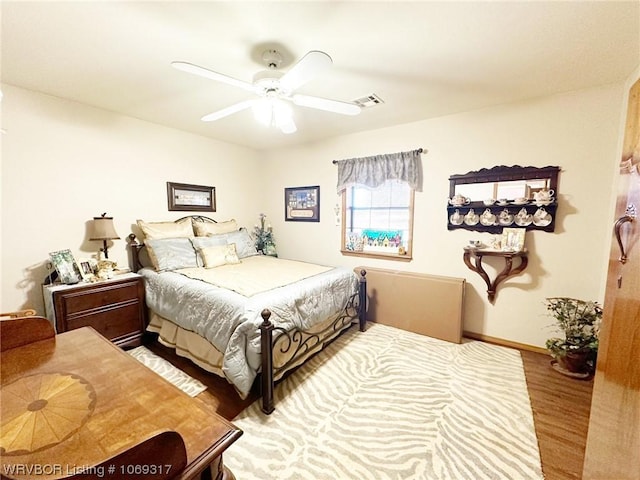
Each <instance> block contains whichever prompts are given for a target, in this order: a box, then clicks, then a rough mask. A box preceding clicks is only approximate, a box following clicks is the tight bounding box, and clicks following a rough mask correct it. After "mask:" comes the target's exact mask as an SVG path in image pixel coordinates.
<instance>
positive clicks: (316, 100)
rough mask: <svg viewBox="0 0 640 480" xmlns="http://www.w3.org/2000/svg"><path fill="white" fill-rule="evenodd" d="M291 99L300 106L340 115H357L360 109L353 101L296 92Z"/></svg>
mask: <svg viewBox="0 0 640 480" xmlns="http://www.w3.org/2000/svg"><path fill="white" fill-rule="evenodd" d="M291 100H292V101H293V103H295V104H296V105H300V106H301V107H310V108H317V109H318V110H326V111H327V112H333V113H340V114H342V115H357V114H359V113H360V110H361V109H360V107H359V106H358V105H356V104H354V103H348V102H341V101H339V100H329V99H328V98H320V97H311V96H309V95H300V94H296V95H293V96H292V97H291Z"/></svg>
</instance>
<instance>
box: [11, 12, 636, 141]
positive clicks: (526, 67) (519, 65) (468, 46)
mask: <svg viewBox="0 0 640 480" xmlns="http://www.w3.org/2000/svg"><path fill="white" fill-rule="evenodd" d="M1 20H2V31H1V34H2V38H1V39H2V57H1V67H2V70H1V72H0V73H1V78H2V82H3V83H6V84H11V85H16V86H19V87H23V88H27V89H31V90H35V91H39V92H44V93H47V94H50V95H54V96H57V97H63V98H68V99H71V100H74V101H77V102H82V103H85V104H88V105H92V106H96V107H100V108H103V109H107V110H110V111H115V112H121V113H123V114H126V115H129V116H132V117H135V118H139V119H142V120H147V121H150V122H155V123H158V124H161V125H166V126H169V127H173V128H178V129H181V130H185V131H189V132H193V133H196V134H199V135H204V136H208V137H211V138H216V139H220V140H224V141H228V142H232V143H236V144H240V145H247V146H249V147H252V148H256V149H268V148H276V147H279V146H288V145H294V144H299V143H304V142H310V141H314V140H319V139H323V138H327V137H331V136H335V135H341V134H346V133H352V132H358V131H362V130H370V129H375V128H381V127H385V126H389V125H394V124H399V123H406V122H411V121H415V120H421V119H426V118H431V117H437V116H442V115H447V114H451V113H456V112H461V111H468V110H473V109H477V108H482V107H486V106H490V105H497V104H502V103H507V102H512V101H517V100H521V99H525V98H532V97H538V96H544V95H550V94H553V93H557V92H565V91H570V90H577V89H581V88H586V87H591V86H595V85H601V84H607V83H612V82H619V81H622V80H624V79H625V78H626V77H627V76H628V75H629V74H630V73H631V72H632V71H633V70H634V68H636V67H637V66H638V65H639V64H640V2H638V1H635V0H634V1H627V2H624V1H597V2H583V1H569V2H559V1H551V2H542V1H535V0H530V1H526V2H516V1H505V2H488V1H487V2H481V1H473V2H457V1H456V2H454V1H439V2H436V1H423V2H419V1H413V2H398V1H387V2H375V1H370V2H351V1H347V2H341V1H323V2H309V1H297V2H280V1H271V2H268V1H261V2H245V1H227V2H216V1H199V2H186V1H169V2H167V1H156V2H153V1H151V2H150V1H147V2H130V1H100V2H24V1H20V2H10V1H4V0H3V1H2V2H1ZM267 48H276V49H278V50H280V52H281V53H282V54H283V56H284V57H285V61H284V64H283V65H282V69H283V70H286V69H287V68H289V67H291V65H293V64H294V63H295V62H296V61H297V60H299V59H300V58H301V57H302V56H303V55H304V54H305V53H306V52H308V51H309V50H322V51H324V52H326V53H328V54H329V55H330V56H331V57H332V58H333V67H332V68H331V69H330V70H328V71H327V72H325V73H323V74H322V75H321V76H320V77H318V78H317V79H315V80H314V81H311V82H309V83H307V84H306V85H304V86H303V87H302V88H301V89H299V90H298V92H299V93H304V94H308V95H314V96H326V97H329V98H332V99H335V100H343V101H353V100H355V99H357V98H360V97H363V96H366V95H369V94H372V93H375V94H377V95H378V96H380V97H381V98H382V99H383V100H384V102H385V103H384V104H383V105H379V106H376V107H373V108H370V109H365V110H363V111H362V113H361V114H360V115H358V116H355V117H349V116H342V115H338V114H333V113H327V112H322V111H318V110H312V109H309V108H304V107H294V109H295V113H294V116H295V121H296V124H297V125H298V131H297V132H296V133H294V134H292V135H285V134H282V133H280V132H279V131H278V130H276V129H267V128H265V127H263V126H261V125H259V124H258V123H257V122H255V121H254V119H253V117H252V114H251V111H250V110H247V111H243V112H240V113H237V114H234V115H232V116H230V117H227V118H224V119H222V120H218V121H216V122H211V123H205V122H202V121H200V118H201V117H202V116H203V115H205V114H207V113H210V112H213V111H215V110H218V109H221V108H224V107H226V106H229V105H231V104H232V103H235V102H237V101H241V100H244V99H246V98H250V97H251V94H250V93H248V92H246V91H243V90H241V89H239V88H234V87H232V86H229V85H225V84H221V83H218V82H214V81H212V80H208V79H205V78H201V77H197V76H194V75H190V74H187V73H185V72H181V71H178V70H176V69H174V68H172V67H171V66H170V63H171V62H172V61H174V60H182V61H187V62H191V63H195V64H198V65H201V66H204V67H206V68H209V69H211V70H215V71H218V72H220V73H224V74H226V75H230V76H232V77H236V78H239V79H242V80H245V81H248V82H250V81H251V80H252V77H253V75H254V73H256V72H257V71H259V70H262V69H263V64H262V63H261V60H260V57H261V54H262V52H263V51H264V50H265V49H267Z"/></svg>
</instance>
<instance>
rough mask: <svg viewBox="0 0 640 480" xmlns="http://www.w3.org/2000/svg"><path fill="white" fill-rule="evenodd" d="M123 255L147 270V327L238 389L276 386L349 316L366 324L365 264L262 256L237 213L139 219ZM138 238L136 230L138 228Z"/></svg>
mask: <svg viewBox="0 0 640 480" xmlns="http://www.w3.org/2000/svg"><path fill="white" fill-rule="evenodd" d="M138 226H139V227H140V229H141V230H142V233H143V235H144V243H143V242H141V241H139V235H136V234H135V233H132V234H131V235H129V242H128V243H129V247H130V255H131V256H130V264H131V268H132V270H133V271H136V272H137V273H139V274H140V275H142V276H143V278H144V279H145V299H146V303H147V307H148V311H149V318H148V325H147V330H148V331H150V332H154V333H157V334H158V341H159V342H160V343H162V344H164V345H165V346H168V347H171V348H173V349H175V350H176V353H177V354H178V355H181V356H184V357H187V358H189V359H191V360H192V361H193V362H194V363H196V364H197V365H199V366H200V367H201V368H203V369H205V370H207V371H209V372H211V373H214V374H216V375H219V376H222V377H224V378H226V379H227V380H228V381H229V382H230V383H231V384H233V386H234V387H235V389H236V391H237V392H238V394H239V395H240V397H241V398H245V397H246V396H247V395H248V393H249V391H250V390H251V388H252V386H253V384H254V383H255V382H256V381H259V383H260V393H261V397H262V410H263V412H265V413H267V414H270V413H271V412H273V410H274V409H275V406H274V397H273V392H274V385H275V382H277V381H278V380H280V379H281V378H282V377H283V376H284V375H285V374H287V373H288V372H290V371H292V370H293V369H295V368H296V367H298V366H299V365H301V364H302V363H303V362H304V361H305V360H306V359H308V358H309V357H311V356H312V355H315V354H316V353H318V352H319V351H320V350H322V349H323V348H324V347H325V346H326V345H327V344H328V343H329V342H331V341H332V340H333V339H334V338H336V337H337V336H338V335H339V334H340V333H342V332H343V331H344V330H346V329H347V328H350V327H351V326H352V325H353V324H356V323H357V324H359V328H360V330H361V331H364V330H365V326H366V308H365V306H366V272H365V271H364V270H361V271H360V272H359V273H358V274H356V273H355V272H354V271H353V270H351V269H347V268H344V267H332V266H324V265H317V264H311V263H307V262H299V261H293V260H287V259H281V258H276V257H273V256H267V255H261V254H258V252H257V251H256V249H255V246H254V244H253V240H252V239H251V237H250V235H249V234H248V232H247V231H246V230H245V229H244V228H238V227H237V225H236V224H235V221H233V220H230V221H227V222H216V221H215V220H213V219H211V218H208V217H204V216H200V215H194V216H188V217H183V218H181V219H179V220H176V221H175V222H143V221H141V220H139V221H138ZM140 237H141V236H140Z"/></svg>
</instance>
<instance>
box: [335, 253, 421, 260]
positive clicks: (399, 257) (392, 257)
mask: <svg viewBox="0 0 640 480" xmlns="http://www.w3.org/2000/svg"><path fill="white" fill-rule="evenodd" d="M340 253H342V255H346V256H349V257H367V258H379V259H382V260H396V261H399V262H410V261H411V260H413V257H412V256H411V255H409V254H405V255H398V254H394V253H379V252H356V251H354V250H340Z"/></svg>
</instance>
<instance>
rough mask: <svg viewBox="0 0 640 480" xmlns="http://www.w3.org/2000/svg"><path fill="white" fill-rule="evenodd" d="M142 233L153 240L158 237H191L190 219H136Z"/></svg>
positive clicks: (147, 238) (146, 238) (145, 237)
mask: <svg viewBox="0 0 640 480" xmlns="http://www.w3.org/2000/svg"><path fill="white" fill-rule="evenodd" d="M136 223H137V224H138V226H139V227H140V229H141V230H142V233H144V239H145V241H146V240H155V239H159V238H188V237H193V227H192V226H191V219H190V218H187V219H185V220H181V221H180V222H177V223H176V222H145V221H143V220H138V221H137V222H136Z"/></svg>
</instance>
